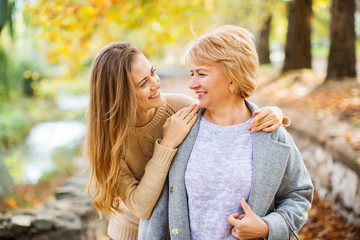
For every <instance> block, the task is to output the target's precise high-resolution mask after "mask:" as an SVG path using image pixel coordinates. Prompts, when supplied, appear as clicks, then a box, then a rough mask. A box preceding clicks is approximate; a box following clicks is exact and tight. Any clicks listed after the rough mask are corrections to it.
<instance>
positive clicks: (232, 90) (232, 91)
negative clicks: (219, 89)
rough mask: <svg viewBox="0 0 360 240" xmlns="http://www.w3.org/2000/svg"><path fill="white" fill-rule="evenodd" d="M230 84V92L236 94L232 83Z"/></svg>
mask: <svg viewBox="0 0 360 240" xmlns="http://www.w3.org/2000/svg"><path fill="white" fill-rule="evenodd" d="M230 84H231V85H230V87H229V90H230V92H231V93H234V89H233V85H232V82H231V83H230Z"/></svg>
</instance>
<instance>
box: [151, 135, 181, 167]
mask: <svg viewBox="0 0 360 240" xmlns="http://www.w3.org/2000/svg"><path fill="white" fill-rule="evenodd" d="M159 142H160V139H158V140H156V142H155V148H154V153H153V156H152V159H151V162H152V163H153V164H155V165H157V166H158V167H161V168H164V169H166V170H168V169H169V167H170V164H171V162H172V159H173V158H174V156H175V154H176V151H177V149H173V148H168V147H164V146H162V145H161V144H160V143H159Z"/></svg>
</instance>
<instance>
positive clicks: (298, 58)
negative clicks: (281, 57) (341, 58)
mask: <svg viewBox="0 0 360 240" xmlns="http://www.w3.org/2000/svg"><path fill="white" fill-rule="evenodd" d="M311 7H312V0H294V1H293V2H289V3H288V32H287V36H286V46H285V62H284V67H283V69H282V71H283V72H286V71H288V70H291V69H300V68H311V42H310V35H311V25H310V20H311V15H312V10H311Z"/></svg>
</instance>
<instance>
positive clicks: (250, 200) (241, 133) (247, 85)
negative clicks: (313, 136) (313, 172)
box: [139, 26, 313, 240]
mask: <svg viewBox="0 0 360 240" xmlns="http://www.w3.org/2000/svg"><path fill="white" fill-rule="evenodd" d="M186 63H187V67H188V68H189V69H190V72H191V75H192V80H191V82H190V84H189V87H190V88H191V89H193V90H194V91H195V92H196V93H197V94H198V99H199V106H200V111H199V112H198V119H197V121H196V123H195V124H194V126H193V127H192V129H191V131H190V132H189V134H188V136H187V137H186V139H185V140H184V141H183V142H182V143H181V145H180V146H179V147H178V152H177V154H176V156H175V158H174V160H173V163H172V165H171V167H170V170H169V177H168V179H169V180H168V185H165V187H164V191H163V193H162V195H161V197H160V199H159V201H158V203H157V205H156V207H155V209H154V211H153V213H152V216H151V218H150V219H149V220H142V221H141V224H140V228H139V239H147V240H149V239H167V238H168V236H169V235H170V238H171V239H178V240H188V239H192V240H200V239H212V240H223V239H227V240H229V239H235V238H238V239H255V238H266V239H269V240H273V239H284V240H285V239H290V237H291V236H292V235H295V236H297V231H298V230H299V229H300V228H301V227H302V225H303V224H304V223H305V221H306V219H307V212H308V211H309V209H310V206H311V201H312V195H313V186H312V183H311V179H310V176H309V174H308V172H307V170H306V167H305V165H304V163H303V161H302V159H301V156H300V153H299V152H298V150H297V148H296V146H295V144H294V142H293V141H292V139H291V137H290V135H289V134H288V133H287V132H286V130H285V129H284V128H279V129H277V130H275V131H274V132H271V133H265V132H256V133H253V132H251V131H249V130H248V126H249V125H250V121H251V119H252V118H253V117H254V112H255V111H256V109H257V107H256V106H255V105H254V104H252V103H250V102H249V101H247V100H245V99H246V98H248V97H250V96H251V94H252V93H253V92H254V91H255V87H256V79H257V77H258V64H259V63H258V55H257V52H256V48H255V45H254V43H253V41H252V34H251V33H250V32H248V31H247V30H246V29H243V28H240V27H236V26H222V27H220V28H218V29H216V30H214V31H212V32H210V33H207V34H205V35H203V36H201V37H199V38H196V39H195V40H194V41H193V42H192V43H191V45H190V49H189V51H188V53H187V55H186Z"/></svg>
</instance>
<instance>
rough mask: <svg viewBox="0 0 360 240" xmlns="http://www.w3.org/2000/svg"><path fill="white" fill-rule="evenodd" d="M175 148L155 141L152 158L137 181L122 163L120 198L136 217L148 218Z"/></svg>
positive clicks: (158, 194) (124, 163) (123, 161)
mask: <svg viewBox="0 0 360 240" xmlns="http://www.w3.org/2000/svg"><path fill="white" fill-rule="evenodd" d="M176 151H177V149H171V148H167V147H164V146H162V145H160V144H159V140H157V141H156V143H155V148H154V153H153V156H152V158H151V159H150V160H149V162H148V163H147V164H146V167H145V173H144V176H143V177H142V178H141V180H140V181H138V180H137V179H136V178H135V176H134V175H133V173H132V172H131V170H130V168H129V166H128V165H127V164H126V162H125V160H121V161H122V162H121V164H122V169H123V172H122V176H121V178H122V181H121V184H120V186H119V187H120V198H121V200H122V202H123V203H124V204H125V205H126V207H127V208H128V209H129V210H130V212H132V213H133V214H134V215H135V216H136V217H138V218H145V219H147V218H149V217H150V215H151V212H152V210H153V208H154V206H155V204H156V202H157V200H158V198H159V196H160V193H161V190H162V188H163V186H164V182H165V179H166V176H167V174H168V170H169V167H170V164H171V161H172V159H173V158H174V155H175V153H176Z"/></svg>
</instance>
